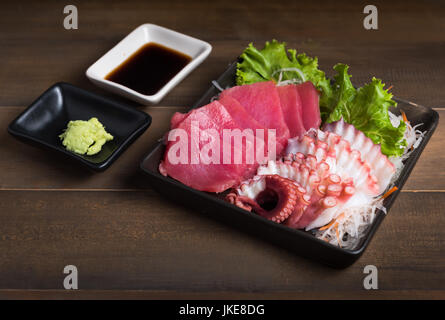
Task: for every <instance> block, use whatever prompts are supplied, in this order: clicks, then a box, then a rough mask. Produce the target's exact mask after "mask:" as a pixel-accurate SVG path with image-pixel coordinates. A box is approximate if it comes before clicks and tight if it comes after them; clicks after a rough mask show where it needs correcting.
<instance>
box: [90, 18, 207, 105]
mask: <svg viewBox="0 0 445 320" xmlns="http://www.w3.org/2000/svg"><path fill="white" fill-rule="evenodd" d="M150 42H153V43H157V44H160V45H162V46H165V47H167V48H170V49H173V50H176V51H179V52H182V53H185V54H186V55H188V56H190V57H191V61H190V62H189V63H188V64H187V65H186V66H185V67H184V68H183V69H182V70H181V71H179V72H178V73H177V74H176V75H175V76H174V77H173V78H172V79H171V80H170V81H168V82H167V83H166V84H165V85H164V86H163V87H162V88H161V89H160V90H159V91H158V92H156V93H155V94H153V95H144V94H142V93H139V92H137V91H135V90H132V89H130V88H128V87H126V86H123V85H121V84H119V83H116V82H113V81H109V80H106V79H105V78H106V76H107V75H108V74H109V73H110V72H111V71H113V70H115V69H116V68H117V67H118V66H120V65H121V64H122V63H123V62H124V61H126V60H127V59H128V58H129V57H130V56H131V55H132V54H133V53H135V52H136V51H137V50H139V49H140V48H141V47H142V46H143V45H145V44H147V43H150ZM211 51H212V46H211V45H210V44H209V43H207V42H205V41H202V40H199V39H196V38H193V37H190V36H187V35H185V34H182V33H179V32H176V31H173V30H170V29H167V28H164V27H160V26H157V25H154V24H143V25H141V26H139V27H138V28H136V29H135V30H133V31H132V32H131V33H130V34H129V35H127V36H126V37H125V38H124V39H123V40H122V41H120V42H119V43H118V44H117V45H115V46H114V47H113V48H112V49H111V50H110V51H108V52H107V53H106V54H104V55H103V56H102V57H101V58H100V59H99V60H97V61H96V62H95V63H94V64H92V65H91V66H90V67H89V68H88V70H87V71H86V76H87V77H88V79H90V80H91V81H92V82H93V83H94V84H96V85H97V86H99V87H101V88H104V89H106V90H109V91H111V92H114V93H116V94H119V95H121V96H124V97H127V98H129V99H131V100H134V101H136V102H139V103H142V104H157V103H159V102H160V101H161V100H162V98H164V96H165V95H166V94H167V93H168V92H169V91H170V90H171V89H173V88H174V87H175V86H176V85H177V84H178V83H179V82H181V81H182V80H183V79H184V78H185V77H186V76H187V75H188V74H189V73H190V72H192V71H193V70H194V69H195V68H196V67H197V66H198V65H200V64H201V63H202V62H203V61H204V60H205V59H206V58H207V56H208V55H209V54H210V52H211Z"/></svg>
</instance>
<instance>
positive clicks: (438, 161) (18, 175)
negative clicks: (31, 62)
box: [0, 107, 445, 191]
mask: <svg viewBox="0 0 445 320" xmlns="http://www.w3.org/2000/svg"><path fill="white" fill-rule="evenodd" d="M22 110H23V108H21V107H4V108H0V127H3V128H6V127H7V126H8V124H9V123H10V122H11V121H12V120H13V119H14V118H15V117H16V116H17V115H18V114H19V113H20V112H21V111H22ZM140 110H143V111H145V112H147V113H149V114H150V115H151V116H152V117H153V123H152V125H151V127H150V128H149V129H148V130H147V131H146V132H145V133H144V134H143V135H142V136H141V137H140V138H139V139H138V140H137V141H136V142H135V143H134V144H133V145H132V146H130V148H129V149H128V150H127V151H126V152H125V153H124V154H123V155H122V156H121V157H120V158H119V159H118V160H117V161H116V162H115V163H114V164H113V165H112V166H111V167H110V168H109V169H107V171H106V172H103V173H92V172H90V171H88V170H87V169H84V168H82V167H81V166H79V165H78V164H76V163H73V162H70V161H69V162H67V161H66V158H65V157H64V156H58V155H55V153H48V152H45V151H42V150H41V149H38V148H36V147H32V146H28V145H26V144H23V143H21V142H19V141H17V140H16V139H15V138H13V137H12V136H10V135H9V134H8V133H7V132H6V130H3V131H0V172H1V179H0V189H83V190H88V189H147V188H150V187H149V185H148V184H147V182H146V179H145V177H144V176H143V175H142V173H141V172H140V171H139V163H140V161H141V160H142V158H143V157H144V155H145V154H146V153H147V152H148V150H149V148H150V147H151V146H152V145H153V143H155V141H156V140H157V139H158V138H160V137H161V136H162V135H163V134H164V133H165V132H166V131H167V130H168V126H169V121H170V117H171V115H172V114H173V113H174V112H176V111H180V112H184V111H186V108H182V107H141V108H140ZM438 112H439V114H440V117H445V110H438ZM444 135H445V123H444V122H439V126H438V128H437V129H436V132H435V134H434V135H433V137H432V138H431V140H430V142H429V144H428V146H427V147H426V149H425V150H424V152H423V154H422V156H421V158H420V159H419V161H418V163H417V165H416V167H415V168H414V170H413V172H412V173H411V176H410V178H409V179H408V181H407V183H406V185H405V188H404V189H405V190H433V191H437V190H445V154H444V153H443V152H442V150H443V149H444V148H445V142H444V141H443V139H442V136H444ZM431 168H435V170H431Z"/></svg>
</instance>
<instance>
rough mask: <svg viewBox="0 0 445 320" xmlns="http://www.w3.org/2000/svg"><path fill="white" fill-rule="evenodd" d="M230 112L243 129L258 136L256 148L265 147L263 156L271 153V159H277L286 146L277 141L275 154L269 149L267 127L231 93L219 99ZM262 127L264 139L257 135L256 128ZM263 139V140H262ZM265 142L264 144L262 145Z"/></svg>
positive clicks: (265, 156)
mask: <svg viewBox="0 0 445 320" xmlns="http://www.w3.org/2000/svg"><path fill="white" fill-rule="evenodd" d="M218 101H219V102H220V103H221V104H222V105H223V106H224V107H225V108H226V109H227V111H228V112H229V113H230V115H231V116H232V118H233V120H234V121H235V123H236V124H237V125H238V127H239V128H240V129H241V130H244V129H251V130H252V132H253V133H254V135H255V137H256V138H258V141H257V142H258V143H255V150H258V148H263V149H262V150H264V153H263V154H262V156H263V157H264V158H265V159H268V158H269V154H270V155H271V157H272V158H271V159H270V160H275V158H276V155H278V154H280V153H281V152H282V151H283V149H284V146H283V145H282V144H281V143H278V142H277V143H276V150H275V154H274V153H273V152H272V151H270V150H268V141H269V139H268V132H267V128H265V127H264V126H263V125H261V124H260V123H259V122H258V121H256V120H255V119H254V118H252V116H251V115H250V114H249V113H248V112H247V110H246V109H245V108H244V107H243V106H242V105H241V104H240V103H239V102H238V100H236V99H234V98H232V97H231V96H229V95H225V96H224V97H221V99H219V100H218ZM257 129H261V130H262V131H263V133H264V135H263V139H261V136H260V135H256V132H257V131H256V130H257ZM261 140H262V141H261ZM261 143H263V145H261ZM256 160H257V161H259V162H261V159H257V158H256Z"/></svg>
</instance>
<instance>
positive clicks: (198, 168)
mask: <svg viewBox="0 0 445 320" xmlns="http://www.w3.org/2000/svg"><path fill="white" fill-rule="evenodd" d="M176 125H177V127H176V129H183V131H182V130H181V132H182V133H186V136H187V138H188V139H186V140H183V139H179V138H178V137H176V140H174V141H168V142H167V147H166V150H165V154H164V160H163V161H162V162H161V164H160V165H159V171H160V172H161V173H162V174H164V175H169V176H170V177H172V178H174V179H176V180H179V181H180V182H182V183H184V184H185V185H187V186H189V187H192V188H194V189H197V190H201V191H208V192H222V191H224V190H226V189H228V188H230V187H233V186H235V185H237V184H238V183H239V182H240V181H241V180H243V179H245V177H246V176H248V175H249V172H252V171H254V165H252V164H247V163H246V159H245V156H244V155H245V152H247V151H246V150H248V148H253V145H252V144H251V143H249V141H245V142H244V143H243V147H242V149H239V148H236V147H235V145H234V144H233V143H232V144H230V143H225V142H224V140H223V130H224V129H229V130H233V129H236V128H238V126H237V124H236V123H235V122H234V120H233V118H232V117H231V116H230V114H229V113H228V112H227V110H226V108H225V107H224V106H223V105H222V104H220V103H219V102H218V101H214V102H212V103H210V104H208V105H206V106H204V107H201V108H199V109H195V110H192V111H191V112H189V113H188V114H187V116H186V117H184V119H183V120H182V121H181V122H180V123H176ZM172 132H176V133H178V132H179V131H171V133H172ZM200 136H201V138H200ZM181 147H183V148H182V149H181V151H184V150H185V149H187V150H186V152H183V153H185V161H182V162H185V163H181V162H179V160H178V155H180V154H181V151H180V150H179V149H180V148H181ZM210 149H211V150H217V151H216V152H218V151H219V152H218V153H216V152H215V155H218V154H219V160H220V161H219V162H218V163H216V164H215V163H212V162H211V161H207V163H204V162H203V159H202V158H200V156H199V154H200V153H201V154H202V153H203V150H210ZM243 149H244V150H243ZM224 151H226V156H227V151H229V152H230V153H229V155H228V156H229V159H230V161H229V162H230V163H229V164H224V163H223V162H224V161H223V160H224ZM240 153H242V154H241V157H242V162H241V163H240V164H236V163H235V158H236V157H237V156H240ZM206 154H207V155H209V154H210V155H213V153H212V152H207V153H206ZM175 159H176V162H175ZM172 161H173V163H172Z"/></svg>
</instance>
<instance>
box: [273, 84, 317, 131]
mask: <svg viewBox="0 0 445 320" xmlns="http://www.w3.org/2000/svg"><path fill="white" fill-rule="evenodd" d="M277 90H278V95H279V96H280V102H281V109H282V110H283V115H284V120H285V121H286V124H287V127H288V128H289V133H290V136H291V138H293V137H300V136H302V135H303V134H304V133H305V132H306V129H305V126H304V124H303V113H302V105H301V99H300V95H299V94H298V91H297V88H296V85H294V84H290V85H287V86H280V87H277ZM317 107H318V106H317Z"/></svg>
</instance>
